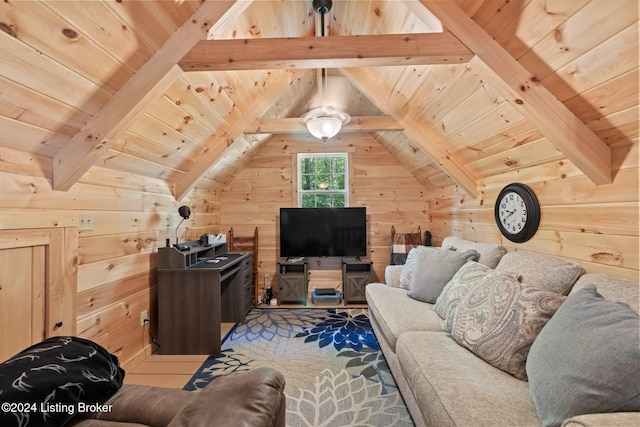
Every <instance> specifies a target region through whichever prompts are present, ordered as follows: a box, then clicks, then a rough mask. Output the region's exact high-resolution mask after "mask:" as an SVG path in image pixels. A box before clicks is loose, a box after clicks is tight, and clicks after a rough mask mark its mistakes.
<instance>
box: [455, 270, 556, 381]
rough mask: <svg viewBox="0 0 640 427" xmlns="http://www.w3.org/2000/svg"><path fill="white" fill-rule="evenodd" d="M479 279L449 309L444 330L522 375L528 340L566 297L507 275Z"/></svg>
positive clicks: (534, 335) (482, 354)
mask: <svg viewBox="0 0 640 427" xmlns="http://www.w3.org/2000/svg"><path fill="white" fill-rule="evenodd" d="M480 282H481V284H480V285H479V286H476V287H475V288H474V289H472V290H471V291H469V292H467V293H466V294H464V295H463V297H462V298H461V300H460V303H459V304H458V306H457V307H456V308H455V309H453V310H452V311H450V312H449V314H448V318H447V323H446V327H447V331H448V332H450V333H451V336H452V337H453V339H455V340H456V342H457V343H458V344H460V345H462V346H463V347H466V348H468V349H469V350H471V351H472V352H473V353H475V354H477V355H478V356H479V357H481V358H482V359H484V360H486V361H487V362H489V363H491V364H492V365H493V366H495V367H496V368H499V369H502V370H503V371H505V372H509V373H510V374H512V375H513V376H515V377H516V378H519V379H521V380H526V379H527V374H526V369H525V363H526V361H527V354H528V353H529V349H530V348H531V344H532V343H533V340H534V339H535V338H536V337H537V336H538V333H539V332H540V330H541V329H542V327H543V326H544V325H545V324H546V323H547V321H548V320H549V319H550V318H551V316H553V314H554V313H555V312H556V310H557V309H558V307H560V304H562V302H563V301H564V300H565V298H566V297H564V296H562V295H558V294H557V293H555V292H548V291H542V290H540V289H536V288H532V287H529V286H523V285H521V284H520V283H519V282H518V281H517V280H516V279H514V278H513V277H509V276H507V275H500V274H498V275H487V276H485V277H484V278H482V279H480ZM449 317H450V318H452V319H449Z"/></svg>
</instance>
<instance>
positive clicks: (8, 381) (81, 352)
mask: <svg viewBox="0 0 640 427" xmlns="http://www.w3.org/2000/svg"><path fill="white" fill-rule="evenodd" d="M123 379H124V370H122V368H120V365H119V363H118V358H117V357H116V356H114V355H112V354H109V352H107V350H105V349H104V348H103V347H101V346H99V345H98V344H96V343H94V342H91V341H89V340H85V339H82V338H76V337H53V338H49V339H46V340H44V341H42V342H40V343H38V344H35V345H33V346H31V347H29V348H27V349H25V350H23V351H21V352H20V353H18V354H16V355H15V356H13V357H12V358H11V359H9V360H7V361H6V362H4V363H2V364H0V396H1V398H0V400H2V401H3V402H14V403H23V404H26V406H24V407H23V408H24V409H25V410H24V411H20V412H9V411H1V412H0V425H18V424H19V425H22V426H59V425H62V424H64V423H65V422H66V421H68V420H69V419H70V418H72V417H73V416H74V415H75V413H76V412H77V409H76V407H77V406H76V405H78V404H79V403H83V404H87V405H91V404H96V403H99V402H103V401H104V400H106V399H107V398H108V397H109V396H111V395H112V394H114V393H115V392H116V391H118V389H119V388H120V387H121V386H122V381H123ZM41 404H46V406H45V407H44V408H45V410H44V411H41ZM31 405H36V406H35V408H36V409H35V410H34V409H33V408H34V407H33V406H31ZM48 408H50V410H47V409H48ZM57 408H62V410H61V409H57ZM66 408H71V410H67V409H66ZM18 418H20V420H21V421H20V423H18Z"/></svg>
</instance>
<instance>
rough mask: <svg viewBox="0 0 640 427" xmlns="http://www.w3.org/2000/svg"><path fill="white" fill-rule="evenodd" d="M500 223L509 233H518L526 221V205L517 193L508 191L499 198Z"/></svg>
mask: <svg viewBox="0 0 640 427" xmlns="http://www.w3.org/2000/svg"><path fill="white" fill-rule="evenodd" d="M499 217H500V223H501V224H502V227H504V230H505V231H506V232H507V233H509V234H518V233H520V232H521V231H522V229H523V228H524V226H525V224H526V223H527V206H526V205H525V204H524V200H523V199H522V197H521V196H520V195H519V194H518V193H514V192H509V193H506V194H505V195H504V197H502V199H501V200H500V213H499Z"/></svg>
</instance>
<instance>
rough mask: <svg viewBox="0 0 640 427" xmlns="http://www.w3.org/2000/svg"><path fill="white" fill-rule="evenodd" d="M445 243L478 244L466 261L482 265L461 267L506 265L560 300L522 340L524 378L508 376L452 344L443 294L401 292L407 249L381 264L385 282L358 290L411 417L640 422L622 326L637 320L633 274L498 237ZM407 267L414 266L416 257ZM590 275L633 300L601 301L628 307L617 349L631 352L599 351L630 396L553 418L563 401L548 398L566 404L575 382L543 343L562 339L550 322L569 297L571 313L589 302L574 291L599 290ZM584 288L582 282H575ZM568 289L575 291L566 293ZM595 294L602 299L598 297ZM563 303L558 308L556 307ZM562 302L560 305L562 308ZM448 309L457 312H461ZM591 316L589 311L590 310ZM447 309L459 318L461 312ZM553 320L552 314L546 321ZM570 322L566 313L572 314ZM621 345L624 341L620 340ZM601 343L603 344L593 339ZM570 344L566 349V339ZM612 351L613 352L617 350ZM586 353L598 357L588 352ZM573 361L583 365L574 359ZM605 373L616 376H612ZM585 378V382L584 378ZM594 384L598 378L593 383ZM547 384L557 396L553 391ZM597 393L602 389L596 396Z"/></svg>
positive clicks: (497, 270) (607, 291)
mask: <svg viewBox="0 0 640 427" xmlns="http://www.w3.org/2000/svg"><path fill="white" fill-rule="evenodd" d="M444 247H447V248H449V249H454V250H456V251H469V250H475V251H477V253H478V254H477V255H478V256H476V260H477V262H473V261H472V262H471V263H468V264H472V263H473V264H482V266H480V265H473V266H471V265H467V264H465V269H466V270H469V271H471V270H472V267H473V268H475V269H476V271H480V270H482V269H484V270H482V271H484V272H485V273H486V272H487V271H490V272H491V274H492V275H496V276H500V277H502V278H503V279H504V278H506V279H505V280H509V279H508V278H509V275H512V276H513V277H517V278H518V280H520V281H521V283H522V284H523V285H525V284H526V285H530V286H532V287H535V288H537V289H543V290H546V291H547V292H552V293H555V294H558V296H556V297H554V296H553V295H552V296H551V297H550V298H551V300H554V298H555V300H554V301H556V303H557V304H560V303H559V302H558V301H560V302H561V304H560V308H557V307H556V308H557V310H558V311H557V312H555V314H556V315H557V316H556V315H553V314H552V317H551V320H548V323H547V324H546V326H544V327H542V330H541V331H539V335H537V336H536V337H535V339H534V340H533V344H531V345H530V348H531V350H530V353H529V356H528V359H526V369H527V371H526V372H528V373H529V377H528V381H527V379H519V378H516V376H514V375H513V374H512V373H509V372H506V371H505V370H503V369H499V368H498V367H496V366H494V364H492V363H493V362H492V363H488V362H487V361H485V360H484V359H483V358H482V357H480V356H478V355H477V354H476V353H474V351H471V350H469V349H468V348H465V347H464V346H462V345H460V344H459V343H458V342H457V341H456V340H455V339H454V338H453V335H452V333H451V332H450V329H449V331H448V329H447V325H446V322H445V319H443V317H441V316H440V315H439V314H438V313H437V312H436V310H434V307H436V306H437V305H438V304H440V307H438V309H439V310H438V311H440V312H442V307H443V305H442V304H441V303H442V301H441V300H438V301H436V302H435V303H428V302H423V301H419V300H416V299H414V298H411V297H410V296H408V293H410V292H412V289H411V286H410V285H411V282H410V279H413V277H410V274H409V273H410V272H409V273H407V270H410V268H409V267H408V266H409V265H410V264H411V262H410V261H411V256H410V257H409V259H408V261H407V266H388V267H387V269H386V272H385V280H386V283H372V284H369V285H368V286H367V288H366V297H367V302H368V305H369V314H370V319H371V323H372V326H373V329H374V332H375V334H376V337H377V338H378V341H379V344H380V347H381V349H382V351H383V353H384V355H385V358H386V360H387V363H388V365H389V367H390V369H391V372H392V374H393V376H394V378H395V379H396V382H397V384H398V387H399V389H400V391H401V393H402V396H403V398H404V400H405V402H406V404H407V407H408V408H409V412H410V413H411V415H412V417H413V419H414V422H415V424H416V425H418V426H438V427H442V426H540V425H560V424H562V425H567V426H592V425H593V426H595V425H599V426H603V425H612V426H613V425H615V426H621V425H633V426H637V425H640V412H635V411H640V407H638V405H640V379H639V378H638V375H639V373H638V372H639V371H638V367H639V365H638V364H639V363H640V361H639V360H638V352H636V351H634V346H635V347H636V348H637V345H638V344H637V340H636V341H634V340H635V339H634V337H633V332H629V331H628V328H629V325H631V328H632V329H633V328H634V323H635V327H637V326H638V325H637V312H638V310H639V307H638V304H639V302H638V301H639V292H638V290H639V285H638V283H635V282H631V281H627V280H620V279H614V278H611V277H608V276H605V275H602V274H585V271H584V270H583V269H582V267H581V266H580V265H578V264H575V263H572V262H568V261H566V260H563V259H559V258H556V257H552V256H548V255H541V254H535V253H527V252H524V251H512V252H508V253H507V251H506V250H505V249H504V248H503V247H501V246H498V245H488V244H477V243H474V242H469V241H466V240H462V239H459V238H455V237H448V238H446V239H445V240H444V241H443V248H444ZM413 268H417V267H415V266H414V267H413ZM462 270H463V269H462V268H461V269H460V270H458V272H457V273H456V276H458V275H463V272H462ZM405 273H407V274H405ZM407 276H409V277H407ZM467 276H468V274H467ZM455 280H456V279H455V278H452V279H451V281H450V282H448V284H447V285H446V286H445V288H444V290H443V291H442V293H441V295H440V296H439V297H438V298H441V297H443V298H444V296H446V295H444V294H445V293H447V292H448V291H450V293H451V292H453V291H451V286H450V285H451V283H452V282H455ZM474 280H475V279H474ZM590 285H595V287H596V289H597V292H598V293H599V294H600V295H601V296H604V298H606V299H608V300H611V301H620V302H623V303H626V304H627V305H628V306H630V307H631V308H633V310H629V309H628V307H627V306H623V305H620V304H616V303H612V302H611V301H606V303H610V305H609V307H611V308H612V310H613V311H614V312H618V310H619V309H620V310H626V312H625V311H623V315H622V317H624V319H623V320H624V321H626V327H627V337H628V336H629V333H631V341H633V343H632V345H631V346H630V347H631V348H630V351H627V352H626V353H625V354H624V355H623V356H624V357H626V358H627V359H629V358H631V359H632V361H631V363H627V362H628V361H627V360H623V361H622V362H620V361H618V360H616V359H615V357H617V356H616V355H615V354H614V355H613V356H609V355H607V356H605V357H606V358H609V357H611V358H612V363H615V364H616V365H617V366H614V367H613V369H619V366H620V365H624V364H626V365H628V366H627V368H628V369H629V371H628V372H626V373H625V372H618V371H614V373H615V374H616V375H617V374H619V375H621V376H622V377H623V378H625V377H626V378H630V381H631V384H632V385H631V388H632V390H631V395H630V397H629V396H628V395H625V396H622V397H620V399H622V400H624V403H623V404H622V406H620V408H622V409H621V411H617V410H616V409H615V408H614V409H611V408H608V409H606V410H605V412H615V413H606V414H602V413H597V414H588V415H576V416H570V417H567V418H568V419H566V420H564V419H563V420H561V421H558V420H555V421H554V419H553V415H555V416H556V418H557V414H558V413H560V414H562V410H564V409H563V408H560V409H559V408H557V407H556V408H553V407H552V408H551V409H548V407H549V406H553V405H554V404H557V405H562V404H564V403H563V402H564V400H563V399H568V396H571V395H574V394H575V396H577V397H578V398H579V397H580V396H581V394H580V393H581V390H582V389H580V387H581V385H576V386H575V387H576V388H572V387H574V385H573V384H571V381H567V379H566V377H563V375H573V374H572V373H566V370H567V369H570V368H571V367H569V368H561V367H560V368H558V369H560V370H559V371H558V372H559V373H558V374H555V373H554V369H555V366H553V365H554V364H555V363H556V362H555V361H556V359H557V360H558V364H560V363H561V361H562V359H563V357H564V358H565V359H566V358H567V355H566V354H559V355H557V356H556V355H555V354H552V353H553V352H555V351H556V349H558V348H560V347H562V345H558V344H549V345H552V346H553V347H554V348H551V349H547V348H546V347H545V345H546V343H547V342H549V343H553V340H554V339H556V340H560V342H561V343H562V342H563V340H565V338H564V337H562V336H559V335H561V333H558V332H557V330H558V328H562V325H561V324H559V323H560V322H562V321H565V322H567V320H566V319H567V318H569V319H571V316H573V315H574V313H573V312H572V307H573V305H571V304H574V301H575V304H578V306H576V307H577V308H575V309H573V310H576V311H578V313H587V312H588V310H583V309H581V308H580V306H579V304H583V302H582V300H585V299H586V302H585V303H584V304H590V303H591V300H593V299H594V298H600V295H597V297H596V296H594V294H595V291H593V290H592V288H591V287H590ZM583 288H589V289H586V290H583V291H582V292H579V290H580V289H583ZM574 294H578V295H577V296H575V297H572V295H574ZM443 295H444V296H443ZM559 295H569V296H568V297H564V296H559ZM449 296H450V295H449ZM565 298H566V299H565ZM569 298H571V299H569ZM581 298H582V300H581ZM589 298H591V300H590V299H589ZM600 299H602V298H600ZM547 300H549V298H547ZM445 302H446V301H445ZM567 302H570V303H567ZM596 302H598V303H601V302H602V301H600V300H597V301H596ZM602 303H603V304H604V302H602ZM460 304H462V303H460ZM575 304H574V305H575ZM611 304H613V306H611ZM565 305H566V308H565V307H564V306H565ZM455 308H456V307H454V310H455ZM556 308H554V309H556ZM561 309H562V310H563V313H562V314H561V311H560V310H561ZM598 310H599V309H598ZM450 313H451V311H450V312H449V313H447V318H448V319H449V320H448V321H449V322H451V317H450V315H451V314H450ZM455 315H456V316H461V314H460V313H456V314H455ZM567 316H568V317H567ZM589 316H590V318H594V316H593V315H591V314H589ZM625 316H626V317H625ZM634 316H635V317H634ZM554 317H557V318H558V320H556V319H554ZM595 317H598V316H595ZM455 319H456V321H458V323H460V319H458V318H455ZM563 319H565V320H563ZM552 320H553V321H554V323H553V324H552ZM577 321H580V320H577ZM616 321H617V320H616ZM568 322H569V323H571V320H569V321H568ZM582 324H586V323H580V324H579V325H576V326H578V327H579V326H580V325H582ZM610 327H614V328H615V327H616V326H615V325H605V327H603V329H602V330H603V333H605V334H606V333H607V332H606V328H610ZM545 328H546V329H547V330H548V331H549V333H547V334H546V335H545V336H544V337H543V333H546V332H547V330H545ZM568 329H569V328H568ZM594 329H600V327H599V326H595V327H594ZM614 330H615V329H614ZM587 332H588V331H587ZM573 333H574V334H575V335H576V337H578V336H579V334H580V333H579V332H573ZM609 333H610V332H609ZM532 339H533V338H532ZM576 339H578V338H576ZM567 341H570V340H567ZM583 341H584V340H583ZM593 341H594V345H598V344H597V339H595V338H594V339H593ZM489 345H490V346H491V345H495V343H489ZM623 345H626V344H625V343H623ZM600 347H606V346H602V345H600ZM568 351H569V350H568ZM571 351H574V350H573V349H571ZM613 351H614V353H615V351H617V350H613ZM547 355H548V356H549V357H550V358H551V361H549V360H545V356H547ZM534 356H535V357H534ZM524 357H525V358H526V357H527V356H526V355H525V356H524ZM572 357H575V359H574V360H573V361H575V360H578V361H579V360H581V358H582V357H583V355H582V354H575V355H574V354H571V355H570V356H569V357H568V358H569V359H571V358H572ZM621 357H622V356H621ZM587 359H589V358H586V357H585V360H587ZM633 359H635V360H633ZM532 360H533V361H532ZM573 361H572V360H569V361H568V363H569V364H570V365H572V364H574V363H573ZM588 361H589V363H592V362H593V361H592V360H590V359H589V360H588ZM545 363H546V364H545ZM593 363H600V362H598V361H597V360H596V361H595V362H593ZM496 364H497V363H496ZM578 365H579V364H578ZM549 366H550V367H549ZM523 369H524V365H521V366H520V375H522V374H523ZM562 369H564V371H563V370H562ZM576 369H582V370H583V371H586V370H588V369H587V368H583V367H580V366H578V367H577V368H576ZM589 369H590V368H589ZM594 369H595V368H594ZM598 369H599V368H598ZM599 374H600V376H598V375H593V376H592V377H593V378H600V377H608V376H614V374H609V373H606V372H605V373H603V372H599ZM544 375H555V376H557V377H558V381H560V384H555V385H554V384H550V383H553V382H554V381H553V378H552V379H549V378H545V377H544ZM585 375H589V373H588V372H585ZM606 379H608V378H602V379H601V380H602V381H604V380H606ZM534 380H535V381H534ZM589 381H590V379H587V380H586V382H587V383H589ZM613 381H616V380H615V379H613ZM567 384H569V386H568V387H569V388H568V389H564V390H563V389H562V387H567ZM550 386H555V387H557V388H556V389H553V388H552V389H551V390H558V391H557V392H556V391H549V390H548V389H545V387H550ZM591 386H592V385H591V384H590V383H589V384H588V385H587V388H589V387H591ZM609 386H610V385H609V384H606V385H603V386H601V387H602V388H603V389H604V388H605V387H609ZM614 386H615V384H614ZM627 386H628V384H627ZM534 387H535V388H534ZM595 387H599V386H597V385H596V386H595ZM628 391H629V390H628V387H627V389H626V390H623V391H620V390H614V391H609V390H608V389H606V390H603V391H602V393H603V394H604V395H605V396H607V394H613V393H618V392H621V393H628ZM591 392H592V391H591V390H588V391H586V392H585V393H586V394H587V396H586V397H584V398H582V400H581V403H580V402H578V403H577V404H576V405H578V406H579V405H584V404H585V403H584V402H585V399H587V400H586V401H587V402H588V401H589V399H595V401H597V403H587V405H592V406H590V408H591V407H593V408H599V407H600V403H602V402H599V399H600V398H599V397H598V396H595V397H594V396H590V395H588V393H591ZM555 393H557V394H558V396H553V394H555ZM600 400H606V399H605V398H602V399H600ZM558 402H559V403H558ZM545 405H546V406H545ZM567 405H569V404H567ZM630 409H631V410H632V411H630ZM568 410H569V411H571V410H574V409H568ZM554 411H555V412H554ZM577 411H578V413H583V414H584V413H585V412H592V411H589V410H587V411H584V410H582V412H580V411H581V410H580V409H578V410H577ZM622 411H623V412H622ZM539 412H540V413H539ZM550 414H551V415H550Z"/></svg>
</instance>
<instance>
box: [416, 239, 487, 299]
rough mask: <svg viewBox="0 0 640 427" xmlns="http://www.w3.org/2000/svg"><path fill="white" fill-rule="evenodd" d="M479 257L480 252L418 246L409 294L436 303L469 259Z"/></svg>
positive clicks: (472, 259)
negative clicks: (443, 290) (446, 286)
mask: <svg viewBox="0 0 640 427" xmlns="http://www.w3.org/2000/svg"><path fill="white" fill-rule="evenodd" d="M477 259H478V252H476V251H475V250H468V251H465V252H456V251H452V250H449V249H443V248H432V247H427V246H421V247H418V248H416V260H415V264H416V266H415V269H414V271H413V275H412V277H411V284H410V287H409V294H408V295H409V296H410V297H411V298H413V299H417V300H418V301H423V302H428V303H432V304H433V303H435V302H436V300H437V299H438V296H439V295H440V293H441V292H442V289H443V288H444V287H445V285H446V284H447V283H448V282H449V280H451V278H452V277H453V276H454V274H456V272H457V271H458V270H459V269H460V267H462V266H463V265H464V264H465V263H466V262H467V261H475V260H477Z"/></svg>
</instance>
